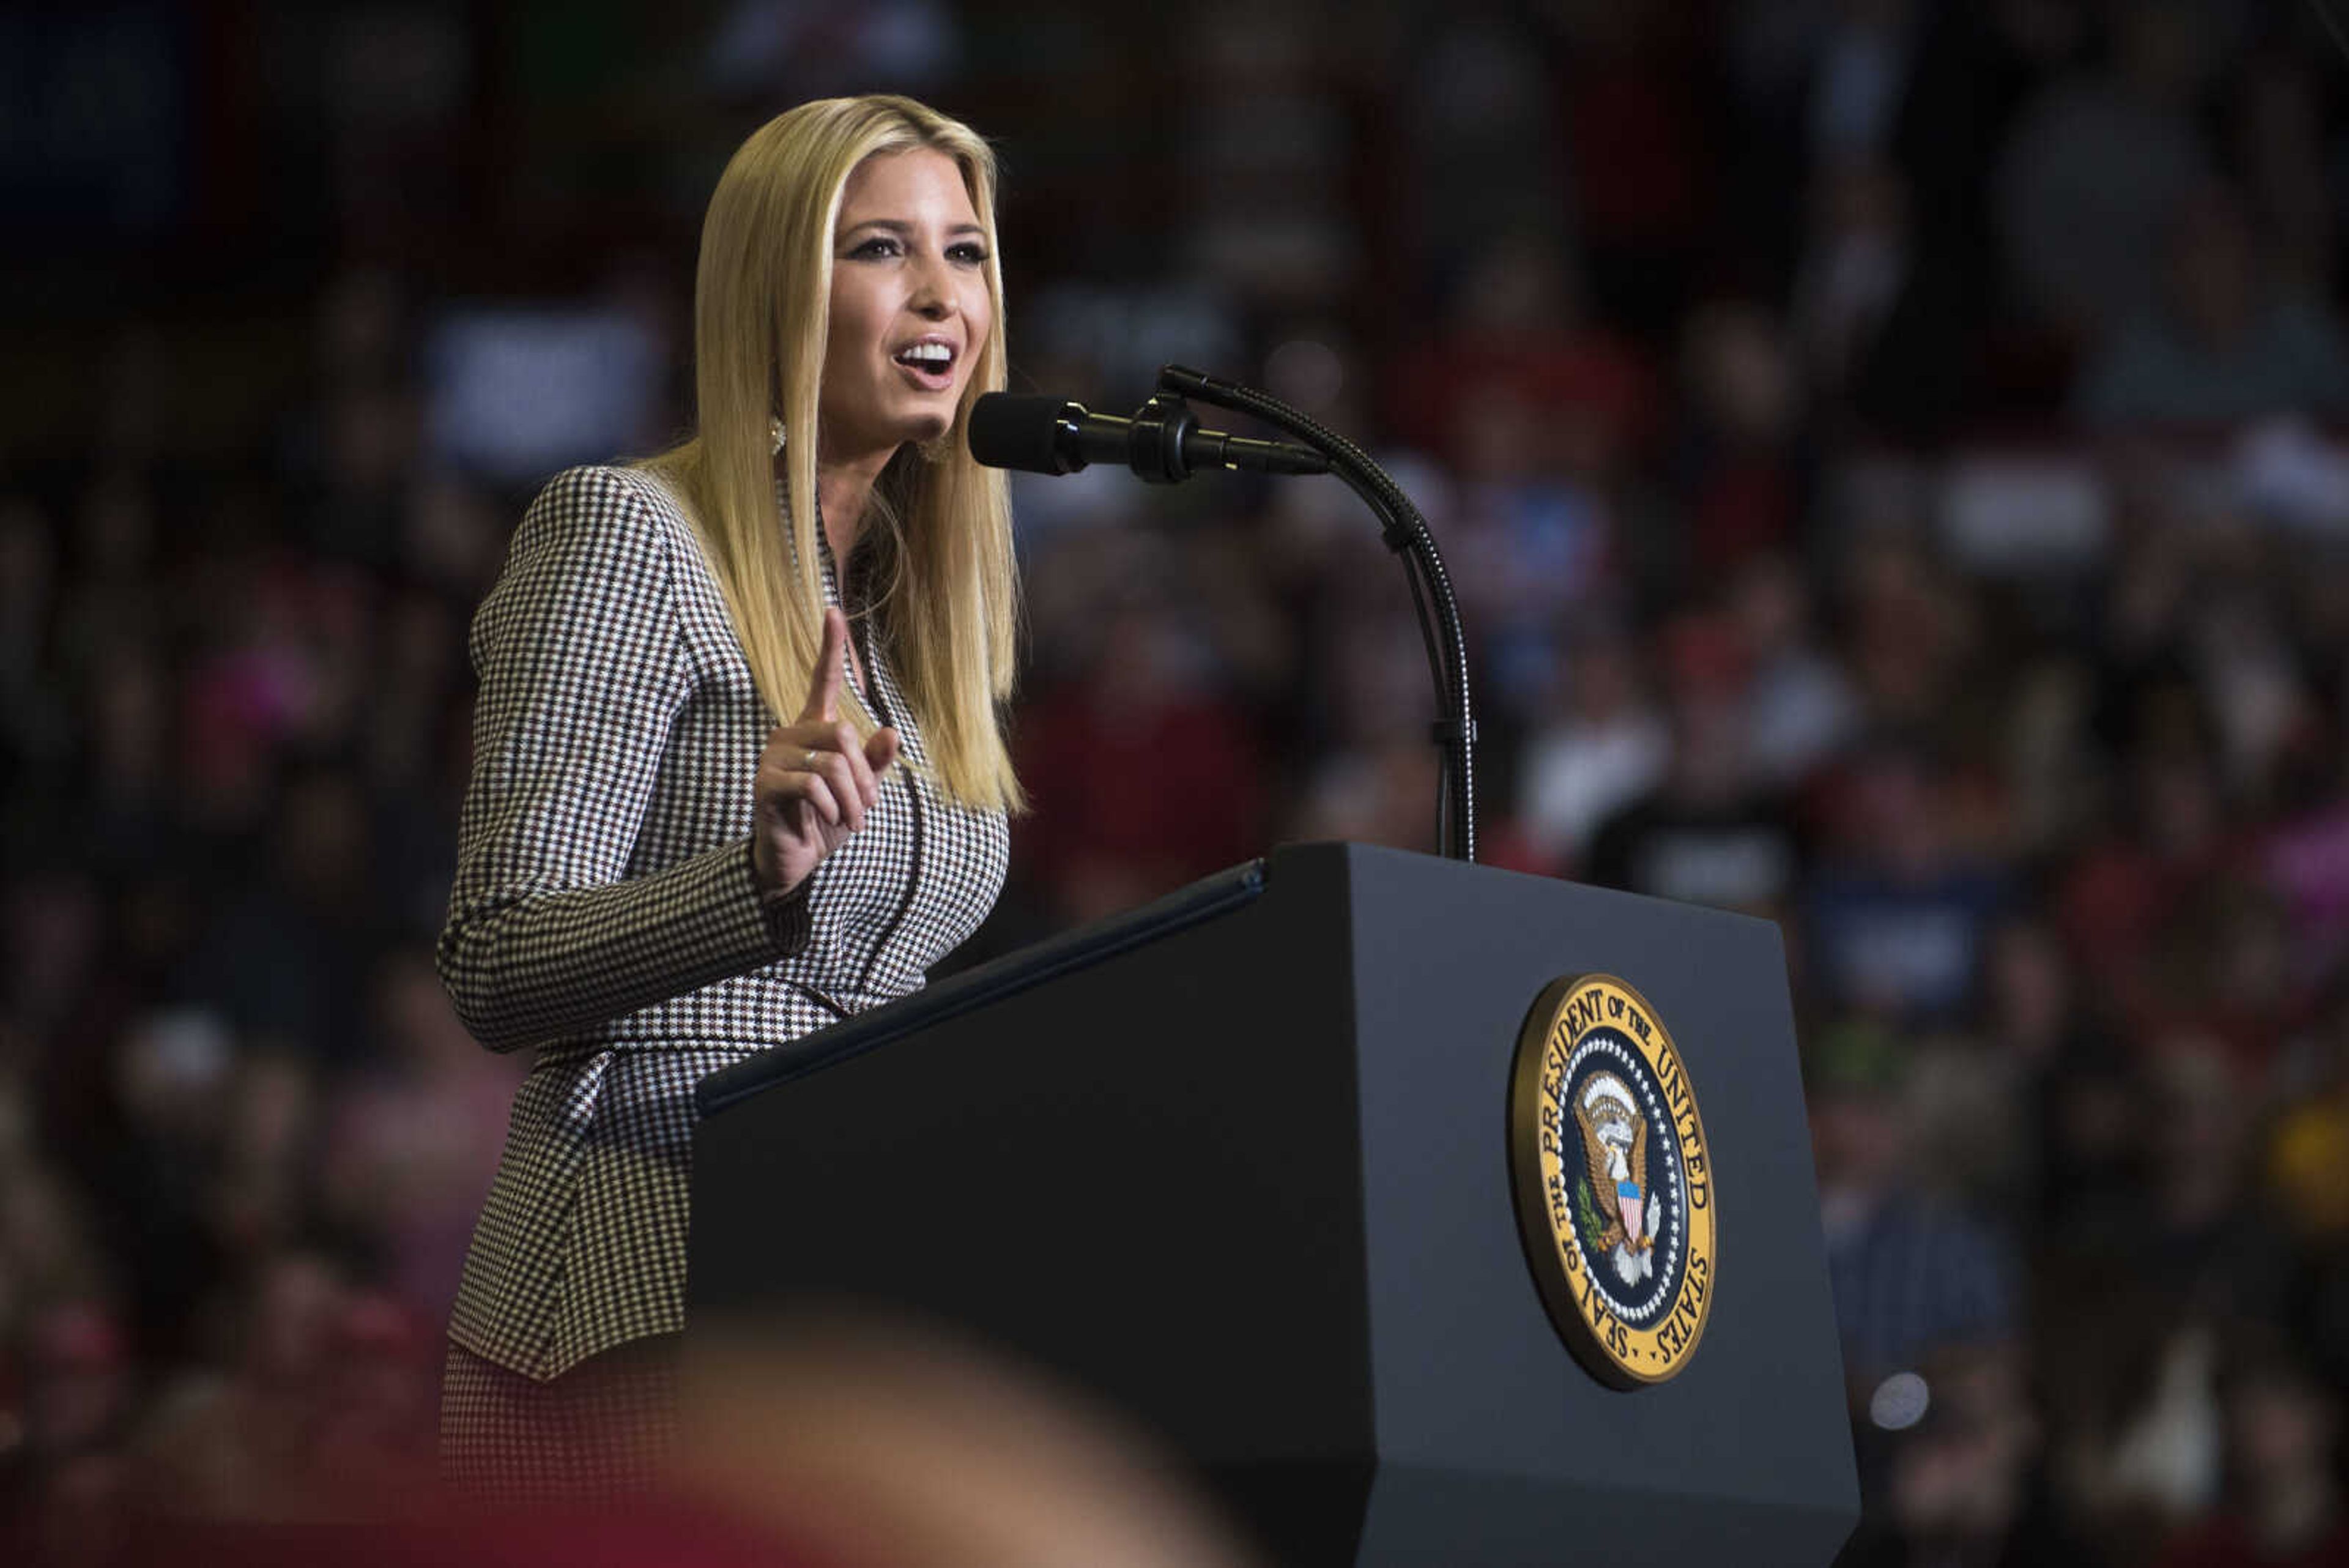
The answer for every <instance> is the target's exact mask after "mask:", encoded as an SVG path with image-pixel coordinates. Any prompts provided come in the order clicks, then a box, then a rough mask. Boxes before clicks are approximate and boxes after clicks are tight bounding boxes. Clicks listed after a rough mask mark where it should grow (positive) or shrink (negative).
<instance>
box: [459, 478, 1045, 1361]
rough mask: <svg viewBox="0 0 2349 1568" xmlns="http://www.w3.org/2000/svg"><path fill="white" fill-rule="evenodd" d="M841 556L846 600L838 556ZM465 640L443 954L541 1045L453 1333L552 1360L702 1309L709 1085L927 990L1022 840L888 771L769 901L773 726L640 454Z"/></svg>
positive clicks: (566, 515)
mask: <svg viewBox="0 0 2349 1568" xmlns="http://www.w3.org/2000/svg"><path fill="white" fill-rule="evenodd" d="M777 492H778V493H777V504H778V506H779V507H780V506H781V504H782V497H781V486H780V485H779V486H778V487H777ZM823 568H824V569H823V584H824V592H825V597H826V598H827V600H829V601H831V602H834V603H836V602H838V600H839V587H838V582H837V577H836V576H835V574H834V572H833V566H832V562H831V560H830V555H829V552H828V551H827V552H825V559H824V562H823ZM854 625H855V627H856V628H857V639H858V642H857V646H858V651H859V653H860V655H861V656H862V658H863V659H864V666H865V669H866V671H867V676H868V686H867V688H866V690H867V694H868V696H869V697H870V699H871V701H872V705H873V706H874V709H875V710H876V711H877V712H878V714H879V716H881V717H882V718H884V719H885V721H886V722H894V723H895V725H896V726H897V728H898V730H899V732H901V734H902V735H903V736H904V741H905V753H906V754H907V755H908V756H909V757H910V758H912V759H913V760H914V761H915V762H916V763H920V762H924V761H926V753H925V752H924V750H923V745H922V738H921V732H920V729H919V726H918V724H917V723H916V720H915V716H914V715H913V714H912V713H911V712H909V711H907V710H906V707H905V700H904V697H903V694H902V693H901V691H899V689H898V686H897V683H896V680H895V676H894V674H893V673H892V671H891V669H890V663H889V659H888V650H887V649H886V647H885V646H883V645H882V641H881V639H879V638H878V636H877V635H876V634H875V631H874V628H873V626H872V625H871V623H870V622H869V621H867V620H866V619H865V618H862V617H856V618H854ZM471 652H472V659H473V667H474V670H475V671H476V672H477V673H478V674H479V676H480V678H481V692H480V697H479V699H478V706H477V708H476V711H475V716H474V731H473V748H474V749H473V763H472V778H471V785H470V787H469V788H468V790H467V792H466V796H465V807H464V815H463V819H462V823H461V825H460V837H459V846H458V865H457V879H456V886H455V888H453V889H452V891H451V892H450V903H449V921H448V925H447V927H446V929H444V930H443V931H442V932H441V936H440V946H439V950H438V955H437V957H438V961H439V967H440V977H441V980H442V981H443V982H444V983H445V984H446V985H447V986H448V988H449V992H450V996H451V998H452V999H453V1000H454V1001H455V1002H456V1005H457V1010H458V1012H459V1014H460V1016H461V1017H462V1018H463V1019H464V1021H465V1023H466V1026H467V1027H468V1028H470V1029H471V1031H472V1032H473V1033H474V1035H475V1037H476V1038H478V1039H479V1040H481V1043H482V1044H485V1045H487V1046H489V1047H490V1048H491V1049H492V1050H498V1051H510V1050H514V1049H517V1048H519V1047H523V1046H534V1047H536V1048H537V1058H536V1061H535V1064H533V1068H532V1071H531V1073H530V1075H529V1076H528V1077H527V1078H526V1079H525V1080H524V1082H523V1086H522V1088H521V1090H520V1092H519V1093H517V1095H516V1096H515V1097H514V1108H513V1117H512V1124H511V1126H510V1127H509V1130H508V1133H507V1137H506V1147H505V1153H504V1157H503V1158H502V1161H501V1163H500V1165H499V1168H498V1174H497V1179H496V1181H495V1183H494V1184H493V1185H492V1189H491V1192H490V1196H489V1199H488V1201H487V1203H486V1204H485V1205H484V1207H483V1209H482V1212H481V1221H480V1223H479V1224H478V1225H477V1226H476V1227H475V1230H474V1232H473V1242H472V1248H471V1252H470V1254H469V1255H468V1257H467V1259H466V1264H465V1272H464V1279H463V1282H462V1285H461V1286H460V1290H459V1293H458V1297H457V1304H456V1311H455V1314H454V1315H453V1317H452V1319H451V1322H450V1338H451V1339H453V1340H454V1341H455V1342H456V1343H457V1344H458V1345H462V1346H463V1347H465V1348H466V1349H467V1350H470V1351H471V1352H473V1353H474V1354H475V1355H480V1356H481V1357H483V1358H484V1359H486V1360H489V1361H491V1362H494V1363H496V1364H497V1365H498V1366H504V1367H507V1368H510V1369H512V1371H515V1372H519V1373H522V1374H524V1375H526V1376H530V1377H533V1378H537V1379H541V1380H543V1379H546V1378H551V1377H554V1376H557V1375H558V1374H561V1373H562V1372H564V1370H565V1369H567V1368H569V1367H571V1366H574V1365H576V1364H577V1363H578V1362H580V1361H581V1360H583V1359H585V1358H586V1357H588V1356H591V1355H596V1354H597V1353H598V1352H601V1351H604V1350H606V1349H608V1348H610V1347H611V1346H614V1345H620V1344H623V1343H625V1342H626V1341H629V1340H632V1339H636V1338H640V1337H642V1336H645V1335H648V1334H667V1333H673V1332H676V1331H678V1330H679V1329H681V1328H682V1327H683V1325H684V1305H685V1241H686V1220H687V1196H688V1194H687V1168H688V1159H689V1157H690V1154H691V1149H692V1139H693V1125H694V1109H693V1087H694V1085H695V1084H696V1083H698V1081H699V1080H700V1079H701V1078H702V1077H703V1076H704V1075H707V1074H709V1073H711V1072H714V1071H716V1070H717V1069H718V1068H719V1067H723V1066H727V1065H729V1064H732V1063H735V1062H739V1061H740V1060H742V1059H743V1058H744V1057H746V1056H748V1055H750V1054H752V1053H754V1052H757V1051H759V1050H761V1049H764V1048H766V1047H769V1046H772V1045H775V1044H781V1043H782V1042H784V1041H787V1040H790V1039H792V1038H793V1037H795V1036H797V1035H801V1034H804V1033H809V1032H810V1031H812V1030H815V1029H820V1028H822V1027H823V1026H824V1025H826V1024H828V1023H833V1022H834V1021H835V1019H836V1018H838V1017H840V1016H842V1015H843V1014H846V1013H854V1012H859V1011H862V1010H863V1009H864V1008H867V1007H871V1006H874V1005H876V1004H878V1003H880V1002H886V1001H890V1000H893V999H895V998H896V997H899V996H902V995H904V994H905V993H906V992H910V991H912V990H914V989H915V988H916V987H918V986H919V985H920V984H921V983H922V981H923V979H924V975H925V973H926V971H927V970H928V968H929V966H930V965H931V964H933V963H935V962H936V961H937V960H938V959H940V958H942V957H943V956H945V954H946V953H947V952H948V951H949V950H952V949H953V948H954V947H955V945H956V944H957V943H958V942H960V941H962V940H964V939H965V938H966V937H968V936H969V934H970V933H971V932H972V931H973V930H974V929H977V927H978V923H979V921H980V920H981V919H983V918H985V916H986V913H987V911H988V909H989V908H990V907H991V906H992V905H993V903H994V900H995V896H996V893H997V892H998V890H999V888H1000V887H1001V885H1002V880H1003V872H1004V864H1005V859H1006V849H1007V834H1006V831H1005V824H1004V820H1003V817H1002V815H1001V814H1000V813H996V812H979V811H973V810H970V809H968V808H966V807H964V806H961V805H957V804H954V803H952V802H949V801H947V800H946V799H945V798H944V797H943V796H941V795H940V794H938V792H937V791H936V789H935V788H934V787H933V786H931V785H930V784H927V783H926V782H923V781H922V780H921V779H919V778H918V777H917V776H916V775H915V774H909V773H907V772H905V770H903V769H896V770H893V771H892V776H891V778H890V780H889V781H888V782H887V783H886V784H885V785H884V786H883V788H882V791H881V799H880V804H879V805H878V806H877V807H875V809H874V811H872V812H870V813H868V814H867V815H866V818H865V825H864V829H863V831H861V832H859V833H858V834H856V835H855V836H853V837H852V838H850V839H849V840H848V842H847V843H846V844H845V845H843V846H842V847H841V848H840V849H839V850H838V851H836V852H835V853H834V854H833V855H832V856H831V857H828V858H827V859H825V860H824V862H823V864H822V865H821V866H820V867H818V868H817V870H816V872H815V874H814V875H813V876H812V877H810V878H809V880H808V882H807V884H806V885H805V890H804V894H803V896H795V897H793V898H788V899H785V900H783V901H781V902H780V903H777V904H772V905H762V904H761V900H760V898H759V895H758V890H757V887H756V884H755V883H754V881H753V879H752V876H751V870H750V784H751V777H752V774H754V772H755V771H756V768H757V765H758V760H759V754H760V753H761V749H762V748H763V746H764V744H765V741H766V734H767V731H768V728H769V717H768V714H767V711H766V709H765V706H764V704H763V703H762V702H761V701H760V699H759V695H758V691H757V689H756V688H755V687H754V686H753V684H752V683H751V679H750V667H749V665H748V664H747V663H746V662H745V660H744V659H743V657H742V651H741V647H740V643H739V642H738V641H737V640H736V639H735V636H734V632H733V628H732V625H731V623H730V621H729V619H728V618H727V614H726V610H725V606H724V602H723V600H722V599H721V598H720V597H719V590H718V586H717V584H716V582H715V580H714V579H713V578H712V577H711V576H709V570H708V568H707V567H706V566H705V565H704V564H703V560H702V556H701V553H700V548H699V545H698V543H697V541H696V539H695V536H694V534H693V530H692V525H691V524H690V523H689V522H688V520H687V518H686V515H685V514H684V513H683V512H682V511H681V510H680V508H679V506H678V503H677V501H676V500H675V499H674V498H673V497H672V496H671V495H670V494H669V493H668V491H667V489H666V487H665V486H664V485H663V484H662V483H660V482H659V481H658V480H657V479H656V478H655V477H653V476H652V475H650V474H647V473H645V472H641V471H638V470H633V469H620V468H580V469H573V470H570V471H568V472H564V473H562V474H559V475H557V476H556V477H555V478H554V480H553V481H552V482H551V483H548V485H547V486H546V488H545V490H544V491H543V492H542V493H540V495H539V497H538V499H537V500H536V502H534V503H533V504H532V506H531V508H530V511H529V513H528V514H527V515H526V516H525V517H524V518H523V522H522V524H521V526H520V527H519V528H518V529H517V530H516V531H515V534H514V537H513V541H512V545H511V547H510V550H509V553H508V556H507V559H506V564H505V569H504V572H503V573H502V576H500V577H499V579H498V582H497V585H496V586H495V587H493V588H492V589H491V591H490V593H489V596H488V597H486V598H485V599H484V600H483V601H482V603H481V609H480V611H479V612H478V614H477V615H476V616H475V618H474V621H473V628H472V643H471Z"/></svg>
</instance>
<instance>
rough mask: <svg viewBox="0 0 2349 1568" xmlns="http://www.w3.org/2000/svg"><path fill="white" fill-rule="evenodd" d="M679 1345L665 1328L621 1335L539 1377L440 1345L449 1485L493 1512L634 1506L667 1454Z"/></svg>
mask: <svg viewBox="0 0 2349 1568" xmlns="http://www.w3.org/2000/svg"><path fill="white" fill-rule="evenodd" d="M682 1348H683V1347H682V1345H680V1343H679V1341H678V1336H677V1335H676V1334H662V1335H660V1336H658V1337H657V1338H652V1339H635V1340H630V1341H629V1342H628V1343H627V1344H626V1345H618V1346H616V1347H615V1348H613V1349H611V1350H607V1351H605V1352H604V1353H603V1354H602V1355H596V1356H592V1357H590V1358H589V1359H588V1360H586V1361H585V1362H584V1363H582V1364H581V1365H579V1366H574V1367H573V1368H572V1369H571V1370H570V1371H569V1372H568V1373H566V1374H564V1376H561V1377H558V1378H556V1379H554V1381H553V1382H551V1383H541V1382H540V1381H538V1379H536V1378H534V1377H525V1376H523V1375H522V1374H521V1373H519V1372H509V1371H508V1370H506V1369H505V1368H504V1367H502V1366H499V1365H498V1364H497V1363H496V1362H494V1361H489V1360H485V1359H483V1358H482V1357H481V1356H478V1355H474V1354H473V1353H472V1352H471V1351H470V1350H467V1349H466V1348H465V1347H464V1346H463V1345H453V1344H452V1345H450V1346H449V1355H448V1360H447V1362H446V1364H445V1366H443V1367H442V1370H441V1375H440V1472H441V1477H442V1480H444V1481H445V1482H446V1483H447V1485H448V1487H449V1490H450V1493H451V1494H452V1495H453V1496H454V1497H456V1498H457V1499H458V1500H459V1501H463V1502H468V1503H472V1504H476V1505H478V1506H481V1507H486V1508H495V1509H498V1510H500V1511H508V1510H512V1509H521V1508H533V1507H540V1506H554V1505H561V1506H564V1507H566V1508H575V1507H587V1508H610V1509H626V1508H627V1507H629V1506H630V1505H632V1504H636V1503H639V1502H642V1501H646V1500H647V1498H649V1497H651V1496H653V1495H654V1494H655V1489H656V1488H657V1486H658V1485H659V1483H660V1480H661V1479H662V1476H663V1472H664V1470H665V1469H667V1465H668V1462H669V1460H670V1459H672V1458H673V1457H674V1456H675V1454H676V1451H677V1441H678V1376H679V1359H680V1356H681V1354H682Z"/></svg>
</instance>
